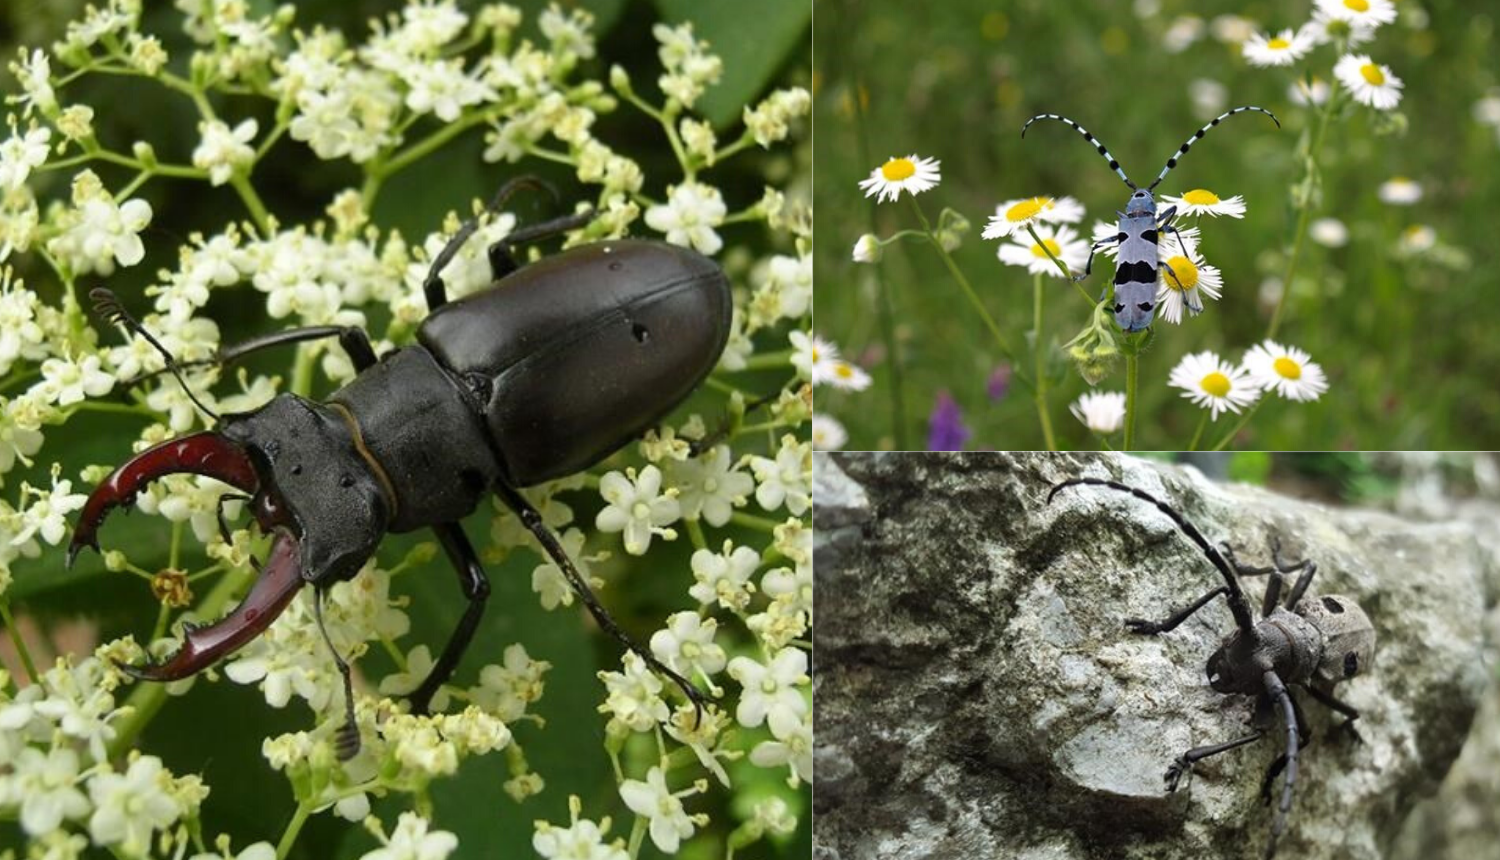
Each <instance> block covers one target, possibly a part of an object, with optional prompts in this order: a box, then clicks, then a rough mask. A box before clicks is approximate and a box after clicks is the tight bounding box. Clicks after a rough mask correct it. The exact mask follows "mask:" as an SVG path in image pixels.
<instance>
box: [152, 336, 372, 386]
mask: <svg viewBox="0 0 1500 860" xmlns="http://www.w3.org/2000/svg"><path fill="white" fill-rule="evenodd" d="M325 337H336V338H338V339H339V346H341V347H343V348H344V352H346V353H348V354H349V360H350V361H351V362H353V363H354V369H355V370H366V369H368V368H371V367H374V366H375V364H376V362H377V361H379V359H377V358H376V356H375V348H374V347H373V346H372V345H371V344H370V336H369V335H368V334H366V333H365V330H364V329H360V328H354V327H353V326H342V325H312V326H304V327H302V328H292V329H287V330H286V331H278V332H272V333H270V334H264V335H261V336H259V337H252V338H250V339H249V340H243V341H240V342H239V343H237V344H234V345H232V346H226V347H221V348H220V349H219V352H218V354H216V355H215V356H214V357H213V358H204V359H199V360H198V361H183V362H179V363H178V366H179V367H206V366H208V365H213V364H229V363H231V362H234V361H238V360H239V359H241V358H244V357H245V356H247V355H249V354H251V353H253V352H259V351H261V350H263V349H269V348H270V347H273V346H282V345H284V344H288V343H302V342H304V341H309V340H321V339H323V338H325ZM163 372H165V369H163V370H158V371H154V372H152V373H143V374H141V375H140V376H137V377H136V378H134V379H132V380H130V382H129V383H128V384H130V385H134V384H135V383H137V382H140V381H141V380H143V379H150V378H151V377H153V376H156V375H157V374H159V373H163Z"/></svg>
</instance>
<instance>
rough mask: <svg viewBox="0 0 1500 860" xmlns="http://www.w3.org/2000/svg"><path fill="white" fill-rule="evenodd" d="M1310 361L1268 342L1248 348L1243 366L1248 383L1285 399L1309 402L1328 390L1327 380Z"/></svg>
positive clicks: (1289, 348) (1300, 353)
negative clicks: (1247, 374)
mask: <svg viewBox="0 0 1500 860" xmlns="http://www.w3.org/2000/svg"><path fill="white" fill-rule="evenodd" d="M1311 358H1312V356H1310V355H1308V354H1307V353H1306V352H1304V351H1303V350H1300V349H1298V348H1296V347H1295V346H1282V345H1281V344H1279V343H1277V342H1276V341H1274V340H1268V341H1265V342H1264V343H1259V344H1256V345H1255V346H1252V347H1250V349H1249V350H1247V351H1246V352H1245V362H1244V364H1245V371H1246V372H1247V373H1249V374H1250V380H1251V382H1253V383H1255V384H1256V385H1257V386H1259V387H1260V388H1262V389H1264V390H1266V391H1275V392H1276V393H1277V394H1280V395H1281V396H1282V397H1285V398H1286V399H1288V400H1302V401H1311V400H1317V399H1318V397H1319V396H1321V395H1322V394H1323V392H1325V391H1327V390H1328V377H1327V376H1325V375H1324V374H1323V368H1322V367H1319V366H1318V365H1317V364H1316V363H1314V362H1313V361H1311V360H1310V359H1311Z"/></svg>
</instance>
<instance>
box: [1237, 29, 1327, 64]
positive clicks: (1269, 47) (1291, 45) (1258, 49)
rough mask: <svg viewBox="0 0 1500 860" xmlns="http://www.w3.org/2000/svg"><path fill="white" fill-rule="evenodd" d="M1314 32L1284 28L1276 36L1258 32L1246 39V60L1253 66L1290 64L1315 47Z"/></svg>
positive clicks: (1244, 48) (1244, 47)
mask: <svg viewBox="0 0 1500 860" xmlns="http://www.w3.org/2000/svg"><path fill="white" fill-rule="evenodd" d="M1313 45H1314V40H1313V37H1312V34H1310V33H1308V32H1306V31H1303V30H1298V31H1296V32H1293V31H1292V30H1290V29H1287V30H1282V31H1281V32H1280V33H1277V34H1276V35H1274V36H1270V35H1266V34H1264V33H1256V34H1255V35H1253V36H1251V37H1250V38H1249V39H1246V40H1245V44H1244V46H1243V50H1244V54H1245V60H1246V61H1248V62H1249V63H1250V65H1252V66H1290V65H1291V64H1292V63H1295V62H1297V61H1298V60H1300V59H1302V58H1303V57H1305V56H1307V52H1308V51H1311V50H1312V49H1313Z"/></svg>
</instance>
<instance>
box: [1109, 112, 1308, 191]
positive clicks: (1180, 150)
mask: <svg viewBox="0 0 1500 860" xmlns="http://www.w3.org/2000/svg"><path fill="white" fill-rule="evenodd" d="M1247 110H1253V111H1260V112H1261V113H1263V114H1265V115H1266V116H1268V117H1270V118H1271V122H1274V123H1276V127H1277V128H1281V120H1279V119H1277V118H1276V114H1274V113H1271V112H1270V111H1268V110H1266V109H1265V108H1258V107H1256V106H1254V105H1245V106H1244V107H1237V108H1235V109H1234V110H1232V111H1226V112H1225V113H1222V114H1220V115H1219V116H1218V117H1216V118H1215V119H1214V120H1212V121H1211V122H1209V124H1208V125H1205V126H1204V127H1202V128H1200V129H1198V130H1197V131H1195V132H1193V136H1192V137H1190V138H1188V139H1187V141H1186V142H1184V143H1183V144H1182V146H1179V147H1177V151H1176V152H1174V153H1172V157H1171V158H1168V159H1167V166H1166V167H1163V168H1162V169H1161V173H1159V174H1157V176H1156V181H1155V182H1153V183H1151V185H1150V186H1148V187H1147V188H1146V190H1147V191H1151V190H1153V189H1155V188H1156V186H1158V185H1160V184H1161V181H1162V180H1163V179H1166V178H1167V174H1168V173H1171V172H1172V168H1174V167H1176V166H1177V162H1179V161H1181V160H1182V157H1183V156H1184V155H1187V151H1188V150H1189V149H1192V148H1193V144H1194V143H1197V142H1198V139H1199V138H1201V137H1203V135H1205V134H1207V133H1208V130H1209V129H1211V128H1213V127H1214V126H1216V125H1218V124H1219V123H1221V122H1223V121H1224V120H1226V119H1228V118H1230V117H1232V116H1234V115H1235V114H1237V113H1244V112H1245V111H1247ZM1080 131H1081V129H1080ZM1131 187H1132V188H1133V187H1135V186H1131Z"/></svg>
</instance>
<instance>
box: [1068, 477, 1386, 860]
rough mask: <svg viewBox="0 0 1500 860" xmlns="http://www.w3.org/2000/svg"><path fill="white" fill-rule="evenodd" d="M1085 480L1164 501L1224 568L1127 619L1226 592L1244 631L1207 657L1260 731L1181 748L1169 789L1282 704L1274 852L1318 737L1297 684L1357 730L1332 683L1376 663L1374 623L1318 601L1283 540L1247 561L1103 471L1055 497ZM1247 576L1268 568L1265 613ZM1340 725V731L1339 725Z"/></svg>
mask: <svg viewBox="0 0 1500 860" xmlns="http://www.w3.org/2000/svg"><path fill="white" fill-rule="evenodd" d="M1079 484H1091V485H1094V486H1098V487H1108V488H1110V489H1112V490H1119V491H1120V492H1122V493H1129V494H1130V495H1132V496H1135V497H1136V498H1138V499H1141V500H1142V501H1145V502H1149V503H1151V504H1152V505H1155V506H1156V508H1157V510H1160V511H1161V512H1162V513H1164V514H1166V515H1167V516H1168V517H1170V518H1171V520H1172V522H1174V523H1176V524H1177V527H1178V528H1179V529H1181V530H1182V533H1183V534H1185V535H1187V536H1188V538H1190V539H1191V540H1192V541H1193V543H1195V544H1197V545H1198V548H1199V549H1201V550H1203V554H1204V555H1206V556H1208V560H1209V562H1210V563H1212V564H1213V566H1214V567H1215V568H1216V569H1218V571H1219V573H1221V574H1223V576H1224V584H1223V585H1221V586H1219V587H1218V588H1215V589H1214V590H1213V591H1210V592H1209V593H1207V594H1205V595H1203V596H1202V597H1200V598H1198V599H1197V600H1195V601H1193V602H1192V603H1190V604H1188V605H1187V606H1185V607H1183V608H1182V609H1179V610H1177V611H1176V612H1173V613H1172V614H1171V615H1170V616H1168V617H1167V618H1166V619H1165V620H1163V621H1145V620H1143V619H1140V618H1128V619H1126V620H1125V626H1126V627H1127V628H1128V629H1129V630H1130V631H1131V632H1132V633H1140V634H1144V635H1154V634H1157V633H1165V632H1167V631H1168V630H1172V629H1174V628H1175V627H1177V625H1179V624H1181V623H1182V622H1184V621H1186V620H1187V619H1188V618H1189V617H1190V616H1191V615H1192V614H1193V613H1194V612H1197V611H1198V610H1200V609H1202V608H1203V607H1204V606H1206V605H1207V604H1208V602H1209V601H1211V600H1213V599H1214V598H1215V597H1218V596H1219V595H1221V594H1222V595H1224V597H1225V598H1226V599H1227V600H1228V602H1229V611H1230V612H1231V613H1232V614H1233V615H1234V622H1235V631H1234V632H1233V633H1230V634H1229V635H1228V636H1226V637H1224V641H1223V644H1221V645H1220V646H1219V648H1218V650H1216V651H1214V653H1213V655H1212V656H1211V657H1209V658H1208V683H1209V686H1210V687H1212V688H1213V689H1214V690H1215V692H1219V693H1242V694H1245V695H1250V696H1255V697H1256V717H1255V720H1254V724H1253V726H1252V729H1253V731H1251V733H1250V734H1248V735H1245V736H1244V737H1241V738H1235V739H1234V740H1231V741H1225V742H1224V743H1219V744H1213V745H1211V746H1204V747H1196V748H1194V749H1190V750H1188V751H1187V752H1185V753H1183V754H1182V755H1180V756H1178V757H1177V760H1176V761H1174V762H1172V765H1171V766H1170V767H1168V768H1167V773H1166V782H1167V791H1168V792H1173V791H1176V790H1177V784H1178V782H1179V781H1180V780H1181V779H1182V777H1183V775H1184V774H1186V773H1188V772H1189V771H1191V770H1192V768H1193V764H1194V763H1195V762H1199V761H1202V760H1203V759H1205V758H1208V757H1209V756H1213V755H1218V754H1219V753H1221V752H1225V751H1226V750H1232V749H1234V748H1235V747H1239V746H1244V745H1245V744H1248V743H1251V742H1252V741H1257V740H1260V739H1261V737H1263V736H1264V735H1265V734H1266V733H1267V732H1268V731H1270V730H1271V729H1272V728H1274V725H1275V717H1274V716H1273V708H1275V707H1279V708H1280V709H1281V719H1282V722H1283V724H1284V725H1285V726H1286V737H1287V740H1286V752H1284V753H1282V754H1281V755H1279V756H1278V757H1277V758H1276V759H1275V760H1274V761H1273V762H1271V765H1270V767H1269V768H1268V769H1267V770H1266V776H1265V779H1264V780H1263V781H1262V782H1261V797H1262V798H1263V799H1264V800H1265V801H1266V803H1268V804H1269V803H1270V801H1271V786H1272V784H1273V783H1274V782H1275V779H1276V777H1277V776H1278V775H1279V774H1280V773H1281V772H1282V771H1283V770H1285V771H1286V781H1285V782H1284V783H1283V784H1282V790H1281V804H1280V806H1279V807H1278V808H1277V811H1276V819H1275V821H1274V822H1273V823H1272V825H1271V838H1270V841H1269V842H1268V843H1267V844H1266V854H1265V856H1266V857H1267V858H1270V857H1272V856H1274V855H1275V853H1276V840H1277V839H1279V838H1280V837H1281V834H1282V832H1283V831H1284V830H1285V829H1286V820H1287V815H1288V813H1290V812H1291V809H1292V786H1293V785H1294V784H1295V783H1296V781H1297V751H1298V749H1299V748H1300V747H1303V746H1306V745H1307V743H1308V742H1309V732H1308V729H1307V724H1306V722H1305V721H1304V720H1303V718H1302V708H1301V707H1300V706H1299V705H1298V704H1297V700H1296V699H1294V698H1292V693H1291V690H1290V689H1289V688H1290V687H1301V688H1302V689H1305V690H1306V691H1307V693H1308V695H1310V696H1312V697H1313V698H1314V699H1317V700H1318V701H1319V702H1322V703H1323V704H1324V705H1326V706H1327V707H1329V708H1331V709H1333V710H1335V711H1338V712H1339V713H1340V714H1343V715H1344V717H1345V720H1344V722H1343V723H1342V724H1340V725H1339V726H1338V728H1337V729H1335V730H1334V731H1336V732H1348V733H1349V734H1350V735H1351V736H1353V737H1355V738H1358V737H1359V735H1358V733H1356V732H1355V731H1354V726H1353V723H1354V721H1355V720H1357V719H1359V712H1358V711H1356V710H1355V709H1354V708H1353V707H1351V706H1350V705H1348V704H1346V703H1344V702H1342V701H1340V700H1339V699H1337V698H1335V697H1334V696H1333V693H1332V689H1333V686H1334V685H1335V684H1337V683H1338V682H1340V681H1343V680H1345V679H1348V678H1352V677H1353V676H1354V675H1356V674H1358V673H1359V672H1361V671H1364V670H1365V669H1367V668H1368V667H1369V665H1370V659H1371V657H1372V656H1373V655H1374V652H1375V628H1374V626H1372V625H1371V624H1370V619H1369V617H1368V616H1366V615H1365V613H1364V610H1362V609H1360V608H1359V606H1358V604H1356V603H1355V602H1354V601H1353V600H1352V599H1350V598H1348V597H1343V596H1340V595H1328V596H1325V597H1320V598H1318V599H1316V600H1313V599H1310V598H1309V599H1308V600H1306V601H1304V600H1303V597H1304V596H1306V593H1307V587H1308V585H1310V584H1311V583H1312V578H1313V574H1314V573H1316V572H1317V570H1318V567H1317V565H1316V564H1314V563H1313V562H1311V561H1299V562H1295V563H1286V562H1284V561H1283V560H1282V558H1281V545H1280V542H1279V541H1278V540H1273V541H1272V544H1271V557H1272V564H1271V566H1270V567H1248V566H1246V565H1242V564H1240V562H1239V560H1238V559H1236V558H1235V557H1234V552H1233V551H1232V550H1231V549H1230V548H1229V545H1228V544H1225V545H1224V546H1223V552H1222V553H1220V551H1219V550H1218V549H1215V548H1214V547H1213V546H1212V545H1211V544H1210V543H1209V542H1208V541H1207V540H1206V539H1205V538H1204V537H1203V534H1202V533H1201V532H1199V531H1198V529H1196V528H1194V527H1193V524H1192V523H1190V522H1188V521H1187V519H1186V518H1184V517H1183V516H1182V514H1180V513H1178V512H1177V511H1175V510H1173V509H1172V508H1170V507H1168V506H1167V505H1166V504H1165V503H1164V502H1161V501H1159V500H1158V499H1156V498H1155V497H1153V496H1150V495H1148V494H1146V493H1144V492H1141V491H1140V490H1137V489H1135V488H1134V487H1129V486H1126V485H1124V484H1120V483H1116V482H1114V481H1103V480H1098V479H1095V478H1075V479H1073V480H1070V481H1063V482H1062V483H1060V484H1057V485H1055V486H1053V488H1052V492H1051V493H1049V494H1048V495H1047V502H1048V503H1049V504H1050V503H1051V502H1052V497H1053V496H1056V495H1057V494H1058V493H1059V492H1061V491H1062V490H1064V489H1066V488H1068V487H1073V486H1077V485H1079ZM1298 571H1300V572H1301V573H1300V575H1299V576H1298V577H1297V580H1296V582H1295V583H1294V584H1293V585H1292V590H1291V592H1290V593H1289V594H1287V597H1286V603H1285V605H1284V606H1277V605H1276V601H1277V599H1278V598H1279V597H1280V596H1281V589H1282V586H1283V584H1284V577H1285V576H1286V575H1287V574H1290V573H1297V572H1298ZM1236 574H1238V575H1239V576H1269V577H1270V581H1269V583H1268V584H1267V585H1266V594H1265V599H1264V600H1263V601H1262V603H1261V620H1260V621H1255V620H1254V619H1253V618H1252V617H1251V615H1250V605H1249V602H1248V601H1247V600H1246V599H1245V593H1244V591H1243V590H1242V589H1241V588H1240V583H1239V580H1238V579H1237V578H1236ZM1330 734H1332V732H1330Z"/></svg>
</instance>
